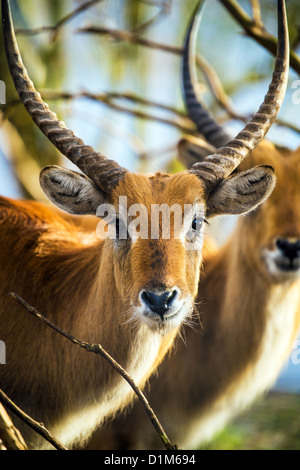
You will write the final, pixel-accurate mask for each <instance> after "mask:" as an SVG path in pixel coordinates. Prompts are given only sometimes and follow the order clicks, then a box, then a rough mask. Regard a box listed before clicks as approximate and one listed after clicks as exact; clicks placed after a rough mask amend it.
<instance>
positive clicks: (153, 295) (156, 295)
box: [141, 289, 178, 317]
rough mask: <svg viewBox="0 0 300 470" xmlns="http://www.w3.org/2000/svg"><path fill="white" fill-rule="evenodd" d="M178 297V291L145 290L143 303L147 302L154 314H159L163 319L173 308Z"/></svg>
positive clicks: (142, 295) (142, 296)
mask: <svg viewBox="0 0 300 470" xmlns="http://www.w3.org/2000/svg"><path fill="white" fill-rule="evenodd" d="M177 296H178V290H177V289H173V290H172V291H163V292H152V291H149V290H143V292H142V294H141V298H142V300H143V302H145V304H146V305H147V306H148V307H149V308H150V310H151V311H152V312H154V313H158V314H159V315H160V316H161V317H163V316H164V314H165V313H166V312H167V311H168V310H169V309H170V308H171V306H172V305H173V303H174V301H175V299H176V298H177Z"/></svg>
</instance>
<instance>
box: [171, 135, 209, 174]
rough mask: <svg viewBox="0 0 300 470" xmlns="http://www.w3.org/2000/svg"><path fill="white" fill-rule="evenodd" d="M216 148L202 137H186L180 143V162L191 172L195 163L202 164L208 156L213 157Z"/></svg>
mask: <svg viewBox="0 0 300 470" xmlns="http://www.w3.org/2000/svg"><path fill="white" fill-rule="evenodd" d="M215 152H216V148H215V147H214V146H213V145H210V144H208V143H207V142H206V141H205V140H204V139H201V138H200V137H192V136H189V137H184V138H182V139H180V141H179V143H178V156H179V160H180V161H181V162H182V163H183V164H184V165H185V167H186V168H187V169H188V170H189V169H190V168H191V167H192V166H193V165H194V163H197V162H202V161H203V160H204V159H205V157H207V156H208V155H213V154H214V153H215Z"/></svg>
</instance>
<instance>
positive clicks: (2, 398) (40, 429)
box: [0, 389, 67, 450]
mask: <svg viewBox="0 0 300 470" xmlns="http://www.w3.org/2000/svg"><path fill="white" fill-rule="evenodd" d="M0 402H1V403H2V404H4V405H5V406H6V407H7V408H8V409H9V410H10V411H12V412H13V413H14V414H15V415H16V416H18V417H19V418H20V419H21V420H22V421H23V422H24V423H26V424H27V425H28V426H30V427H31V428H32V429H34V431H36V432H37V433H38V434H40V435H41V436H43V437H44V439H46V440H47V441H48V442H50V444H52V445H53V446H54V447H55V448H56V449H58V450H67V448H66V447H65V446H63V445H62V444H61V443H60V442H59V441H58V440H57V439H56V438H55V437H54V436H53V435H52V434H51V433H50V432H49V431H48V430H47V429H46V428H45V426H44V425H43V424H42V423H38V422H37V421H35V420H34V419H32V418H31V417H30V416H28V415H27V414H26V413H24V411H22V410H21V409H20V408H19V407H18V406H17V405H16V404H15V403H13V402H12V401H11V399H10V398H9V397H8V396H7V395H6V394H5V393H4V392H3V390H1V389H0ZM0 431H1V429H0ZM0 435H1V434H0ZM19 437H20V436H19ZM1 439H2V440H3V441H4V435H1ZM20 442H21V441H20ZM4 443H5V442H4ZM24 444H25V443H24ZM25 446H26V444H25ZM19 450H20V449H19ZM23 450H25V449H23Z"/></svg>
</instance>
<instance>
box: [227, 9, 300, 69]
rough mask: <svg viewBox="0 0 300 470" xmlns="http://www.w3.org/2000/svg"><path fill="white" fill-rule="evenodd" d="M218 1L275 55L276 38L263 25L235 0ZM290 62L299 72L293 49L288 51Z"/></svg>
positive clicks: (299, 60) (299, 66) (247, 31)
mask: <svg viewBox="0 0 300 470" xmlns="http://www.w3.org/2000/svg"><path fill="white" fill-rule="evenodd" d="M220 2H221V3H222V4H223V5H224V7H225V8H227V10H228V11H229V13H231V15H232V16H233V17H234V18H235V20H236V21H237V22H238V23H239V24H240V25H241V26H242V28H243V29H244V31H245V32H246V33H247V35H248V36H250V37H251V38H252V39H254V40H255V41H257V42H258V43H259V44H260V45H261V46H263V47H264V48H265V49H267V50H268V51H269V52H271V53H272V54H273V55H274V56H276V52H277V39H276V38H275V37H274V36H272V35H271V34H270V33H268V31H266V29H265V28H264V26H263V25H260V24H259V23H256V22H255V21H254V19H252V18H251V17H250V16H249V15H248V14H247V13H246V12H245V11H244V10H243V9H242V7H241V6H240V5H239V4H238V2H237V1H236V0H220ZM290 64H291V67H292V68H293V69H294V70H295V71H296V72H297V73H298V74H300V57H299V56H298V55H297V54H296V52H295V51H293V50H291V51H290Z"/></svg>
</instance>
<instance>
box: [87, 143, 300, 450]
mask: <svg viewBox="0 0 300 470" xmlns="http://www.w3.org/2000/svg"><path fill="white" fill-rule="evenodd" d="M260 161H265V162H266V161H267V162H269V163H270V164H272V166H274V168H275V173H276V175H277V184H276V187H275V190H274V191H273V193H272V195H271V196H270V198H269V199H268V200H267V201H266V202H264V204H262V205H261V206H260V207H259V208H258V209H257V210H256V211H255V212H251V213H249V214H247V215H246V216H244V217H241V218H240V219H239V221H238V223H237V226H236V228H235V230H234V232H233V233H232V235H231V236H230V238H229V240H228V242H226V244H225V245H224V246H222V247H221V248H220V249H216V248H215V247H212V246H207V247H206V250H205V252H206V253H207V254H206V256H204V262H203V268H202V274H201V278H200V282H199V288H198V295H197V299H196V304H197V305H198V311H199V315H200V322H201V324H200V322H199V324H198V326H197V327H195V328H193V329H191V328H187V329H186V332H185V341H184V342H183V341H177V342H176V346H175V347H174V348H173V349H172V353H171V354H170V356H169V355H168V356H167V357H166V358H165V359H164V361H163V363H162V364H161V365H160V366H159V367H158V370H157V372H156V374H155V375H154V376H152V377H151V378H150V381H149V384H148V386H147V387H146V390H145V394H146V396H147V398H148V400H149V402H150V403H151V405H152V407H153V409H154V410H155V412H156V413H157V416H158V417H159V419H160V421H161V422H162V423H163V425H164V427H165V429H166V430H167V432H168V435H169V437H170V439H172V441H173V442H176V444H177V445H178V446H179V447H180V448H182V449H197V448H199V446H201V445H204V444H206V443H207V442H208V441H209V440H211V438H212V437H214V436H215V434H216V433H217V432H220V431H221V430H222V429H223V428H224V426H225V425H226V424H228V422H229V421H230V420H232V419H233V418H235V417H236V416H237V415H238V414H239V413H240V412H241V411H243V410H244V409H245V408H246V407H247V406H249V405H251V404H252V403H253V402H254V400H256V399H258V398H259V397H261V395H262V394H264V393H265V392H267V391H268V390H269V389H270V388H271V387H272V386H273V385H274V382H275V381H276V379H277V377H278V374H279V373H280V371H281V369H282V367H283V366H284V364H285V362H286V360H287V358H288V355H289V354H290V352H291V350H292V345H293V342H294V341H295V339H296V338H297V335H298V334H299V328H300V217H299V207H300V195H299V180H300V148H299V149H297V150H296V151H294V152H292V151H288V150H278V149H276V148H275V146H274V145H273V144H272V143H270V142H267V141H264V142H263V143H261V144H260V145H259V147H258V148H257V149H256V150H255V151H254V152H253V153H252V155H251V156H250V158H249V159H248V160H247V164H248V163H249V164H253V163H254V162H255V163H259V162H260ZM89 448H92V449H93V448H94V449H95V448H96V449H98V448H107V449H160V448H161V443H160V442H159V439H158V438H157V435H156V434H155V433H154V432H153V428H152V426H151V424H150V423H149V420H148V419H147V417H146V416H145V411H144V410H143V408H142V407H141V405H140V404H139V403H135V405H134V406H133V409H132V410H131V409H130V410H129V411H128V412H127V413H126V414H124V416H121V417H118V418H116V420H115V421H113V422H112V423H110V424H108V425H107V427H105V428H104V429H103V430H102V431H101V432H100V433H96V434H95V436H94V438H93V439H92V441H91V442H90V444H89Z"/></svg>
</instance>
